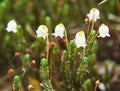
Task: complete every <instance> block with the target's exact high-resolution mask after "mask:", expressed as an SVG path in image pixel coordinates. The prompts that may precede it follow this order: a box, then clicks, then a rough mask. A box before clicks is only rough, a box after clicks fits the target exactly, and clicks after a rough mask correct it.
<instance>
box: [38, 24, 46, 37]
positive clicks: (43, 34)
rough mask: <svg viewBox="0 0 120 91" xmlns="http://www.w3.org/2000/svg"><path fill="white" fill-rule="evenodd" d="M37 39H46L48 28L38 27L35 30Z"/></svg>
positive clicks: (44, 26)
mask: <svg viewBox="0 0 120 91" xmlns="http://www.w3.org/2000/svg"><path fill="white" fill-rule="evenodd" d="M36 33H37V37H42V38H43V39H46V37H47V36H48V28H47V26H46V25H40V26H39V27H38V29H37V30H36Z"/></svg>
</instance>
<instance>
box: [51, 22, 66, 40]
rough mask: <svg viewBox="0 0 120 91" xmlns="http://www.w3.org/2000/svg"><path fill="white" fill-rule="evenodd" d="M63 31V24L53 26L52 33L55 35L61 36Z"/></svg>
mask: <svg viewBox="0 0 120 91" xmlns="http://www.w3.org/2000/svg"><path fill="white" fill-rule="evenodd" d="M64 31H65V26H64V25H63V24H62V23H60V24H58V25H57V26H56V27H55V33H53V34H52V35H54V36H55V37H58V36H59V37H60V38H63V36H64Z"/></svg>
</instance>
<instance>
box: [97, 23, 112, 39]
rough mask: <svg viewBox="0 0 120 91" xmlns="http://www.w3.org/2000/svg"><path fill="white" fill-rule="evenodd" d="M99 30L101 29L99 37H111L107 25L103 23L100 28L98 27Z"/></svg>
mask: <svg viewBox="0 0 120 91" xmlns="http://www.w3.org/2000/svg"><path fill="white" fill-rule="evenodd" d="M98 31H99V35H98V37H102V38H104V37H110V34H109V28H108V26H107V25H105V24H101V25H100V27H99V29H98Z"/></svg>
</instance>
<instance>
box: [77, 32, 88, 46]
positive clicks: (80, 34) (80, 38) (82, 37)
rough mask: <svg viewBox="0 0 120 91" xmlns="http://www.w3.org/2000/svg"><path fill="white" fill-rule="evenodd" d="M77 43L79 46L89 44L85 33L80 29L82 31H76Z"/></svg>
mask: <svg viewBox="0 0 120 91" xmlns="http://www.w3.org/2000/svg"><path fill="white" fill-rule="evenodd" d="M75 44H76V46H77V48H79V47H85V46H86V45H87V44H86V39H85V33H84V32H83V31H80V32H78V33H76V35H75Z"/></svg>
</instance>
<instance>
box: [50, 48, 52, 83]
mask: <svg viewBox="0 0 120 91" xmlns="http://www.w3.org/2000/svg"><path fill="white" fill-rule="evenodd" d="M50 81H51V83H52V49H51V50H50Z"/></svg>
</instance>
